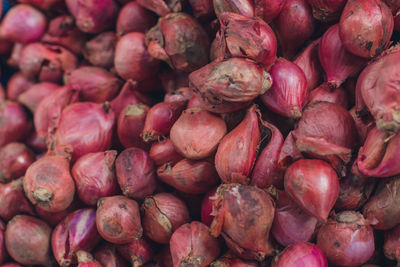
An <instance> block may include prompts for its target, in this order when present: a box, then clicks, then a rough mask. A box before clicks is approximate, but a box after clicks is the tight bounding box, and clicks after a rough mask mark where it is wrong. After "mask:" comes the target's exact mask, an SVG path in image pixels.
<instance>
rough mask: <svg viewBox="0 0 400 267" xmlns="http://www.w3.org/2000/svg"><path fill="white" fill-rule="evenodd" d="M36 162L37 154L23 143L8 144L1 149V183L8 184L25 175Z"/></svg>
mask: <svg viewBox="0 0 400 267" xmlns="http://www.w3.org/2000/svg"><path fill="white" fill-rule="evenodd" d="M34 161H35V154H34V153H33V152H32V151H31V150H30V149H29V148H28V147H27V146H26V145H24V144H22V143H16V142H13V143H8V144H7V145H5V146H3V147H1V148H0V182H1V183H8V182H10V181H11V180H14V179H16V178H19V177H21V176H23V175H24V174H25V171H26V169H27V168H28V167H29V166H30V165H31V164H32V163H33V162H34Z"/></svg>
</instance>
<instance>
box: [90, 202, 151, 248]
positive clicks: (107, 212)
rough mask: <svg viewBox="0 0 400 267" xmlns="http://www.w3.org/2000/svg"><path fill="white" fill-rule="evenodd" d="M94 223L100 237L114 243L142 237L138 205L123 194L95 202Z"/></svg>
mask: <svg viewBox="0 0 400 267" xmlns="http://www.w3.org/2000/svg"><path fill="white" fill-rule="evenodd" d="M96 225H97V230H98V231H99V233H100V235H101V237H103V238H104V239H105V240H107V241H108V242H111V243H114V244H127V243H129V242H132V241H134V240H138V239H139V238H141V237H142V233H143V229H142V226H141V223H140V213H139V205H138V204H137V202H136V201H134V200H132V199H129V198H127V197H125V196H112V197H105V198H101V199H100V200H99V201H98V202H97V212H96Z"/></svg>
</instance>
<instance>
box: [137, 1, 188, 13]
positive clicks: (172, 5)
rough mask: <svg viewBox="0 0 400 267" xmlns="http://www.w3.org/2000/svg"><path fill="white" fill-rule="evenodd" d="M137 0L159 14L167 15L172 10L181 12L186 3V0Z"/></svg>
mask: <svg viewBox="0 0 400 267" xmlns="http://www.w3.org/2000/svg"><path fill="white" fill-rule="evenodd" d="M137 2H138V3H139V5H141V6H143V7H145V8H147V9H149V10H151V11H153V12H154V13H156V14H157V15H159V16H165V15H167V14H168V13H171V12H180V11H182V10H183V9H184V8H185V4H186V3H185V2H186V1H185V0H137Z"/></svg>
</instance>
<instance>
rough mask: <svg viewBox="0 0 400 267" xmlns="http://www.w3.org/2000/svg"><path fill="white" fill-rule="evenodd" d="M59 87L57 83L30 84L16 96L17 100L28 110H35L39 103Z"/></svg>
mask: <svg viewBox="0 0 400 267" xmlns="http://www.w3.org/2000/svg"><path fill="white" fill-rule="evenodd" d="M59 88H61V86H59V85H58V84H55V83H49V82H41V83H37V84H35V85H33V86H31V87H30V88H29V89H28V90H27V91H25V92H23V93H21V94H20V95H19V96H18V102H19V103H21V104H23V105H24V106H25V107H27V108H28V109H29V110H30V111H32V112H35V109H36V108H37V106H38V105H39V103H40V102H41V101H42V100H43V99H44V98H45V97H46V96H48V95H50V94H51V93H53V92H54V91H55V90H57V89H59Z"/></svg>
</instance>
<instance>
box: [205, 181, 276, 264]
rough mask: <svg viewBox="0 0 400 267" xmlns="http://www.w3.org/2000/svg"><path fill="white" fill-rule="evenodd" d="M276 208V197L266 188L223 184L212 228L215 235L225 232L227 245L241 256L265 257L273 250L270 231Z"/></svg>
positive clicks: (217, 200)
mask: <svg viewBox="0 0 400 267" xmlns="http://www.w3.org/2000/svg"><path fill="white" fill-rule="evenodd" d="M238 199H240V201H238ZM274 212H275V205H274V201H273V200H272V198H271V197H270V196H269V195H268V193H266V192H265V191H264V190H262V189H259V188H257V187H254V186H246V185H240V184H222V185H220V186H219V187H218V189H217V192H216V195H215V197H214V199H213V212H212V213H211V215H213V216H215V217H214V220H213V222H212V224H211V227H210V231H211V234H212V235H213V236H214V237H218V236H219V235H220V234H222V236H223V238H224V239H225V242H226V245H227V246H228V247H229V248H230V249H231V250H232V251H233V252H234V253H235V254H236V255H238V256H240V258H242V259H249V260H257V261H262V260H264V258H265V257H266V256H268V255H271V254H272V247H271V244H270V242H269V232H270V229H271V226H272V221H273V219H274ZM256 214H257V215H256ZM255 216H256V217H255Z"/></svg>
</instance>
